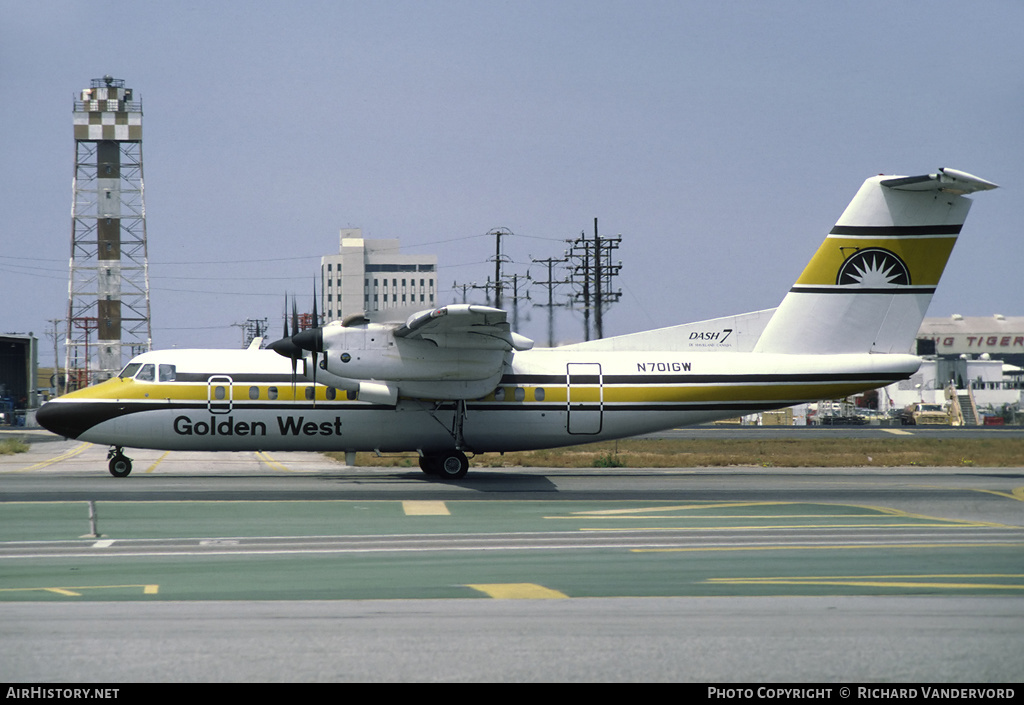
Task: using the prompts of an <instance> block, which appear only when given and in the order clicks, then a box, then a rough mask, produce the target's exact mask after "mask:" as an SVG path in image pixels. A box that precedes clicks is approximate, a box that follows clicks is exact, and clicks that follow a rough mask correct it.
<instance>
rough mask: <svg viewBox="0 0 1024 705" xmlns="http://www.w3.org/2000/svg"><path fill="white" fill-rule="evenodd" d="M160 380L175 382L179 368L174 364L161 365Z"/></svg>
mask: <svg viewBox="0 0 1024 705" xmlns="http://www.w3.org/2000/svg"><path fill="white" fill-rule="evenodd" d="M159 370H160V381H161V382H173V381H174V379H175V377H177V368H176V367H175V366H174V365H160V367H159Z"/></svg>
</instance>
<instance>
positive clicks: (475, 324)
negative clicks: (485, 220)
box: [270, 304, 533, 404]
mask: <svg viewBox="0 0 1024 705" xmlns="http://www.w3.org/2000/svg"><path fill="white" fill-rule="evenodd" d="M505 319H506V313H505V311H502V310H500V309H496V308H490V307H488V306H476V305H470V304H461V305H451V306H445V307H442V308H438V309H433V310H427V311H420V312H418V313H415V314H413V315H412V316H410V317H409V318H408V319H407V320H406V321H405V322H404V323H401V324H398V323H394V324H386V323H372V322H370V321H369V320H367V318H366V317H365V316H352V317H349V318H347V319H346V320H345V321H343V322H338V321H335V322H333V323H330V324H328V325H326V326H322V327H319V328H311V329H308V330H304V331H301V332H298V333H295V334H293V335H292V336H290V337H287V338H282V339H281V340H279V341H277V342H275V343H272V344H271V345H270V348H271V349H272V350H274V351H275V352H277V353H279V354H281V355H284V356H285V357H289V358H291V359H292V360H293V361H297V360H300V359H301V360H303V361H304V362H305V372H304V375H303V376H304V377H306V378H307V379H309V380H311V381H313V382H320V383H323V384H328V385H330V386H332V387H336V388H338V389H344V390H347V391H350V392H356V394H357V398H359V399H361V400H363V401H370V402H375V403H382V404H395V403H396V402H397V399H398V396H399V394H401V395H402V396H405V397H417V398H429V399H439V400H455V399H476V398H479V397H482V396H485V395H487V394H488V393H490V392H491V391H493V390H494V388H495V387H496V386H497V384H498V381H499V380H500V379H501V375H502V371H503V368H504V364H505V358H506V355H507V354H508V353H509V352H510V351H512V350H528V349H530V348H531V347H533V341H532V340H530V339H529V338H525V337H523V336H521V335H518V334H516V333H513V332H512V331H511V330H510V329H509V325H508V322H507V321H506V320H505Z"/></svg>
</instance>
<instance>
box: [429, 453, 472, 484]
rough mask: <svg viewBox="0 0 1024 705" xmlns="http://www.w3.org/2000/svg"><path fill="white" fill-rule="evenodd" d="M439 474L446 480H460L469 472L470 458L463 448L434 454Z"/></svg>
mask: <svg viewBox="0 0 1024 705" xmlns="http://www.w3.org/2000/svg"><path fill="white" fill-rule="evenodd" d="M434 457H435V461H436V467H437V476H438V477H440V478H442V479H445V480H460V479H462V478H463V477H465V476H466V473H467V472H469V459H468V458H466V454H465V453H463V452H462V451H461V450H449V451H445V452H444V453H441V454H439V455H436V456H434Z"/></svg>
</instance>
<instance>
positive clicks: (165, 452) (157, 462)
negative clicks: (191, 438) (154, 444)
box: [146, 450, 171, 472]
mask: <svg viewBox="0 0 1024 705" xmlns="http://www.w3.org/2000/svg"><path fill="white" fill-rule="evenodd" d="M170 454H171V451H169V450H168V451H164V454H163V455H161V456H160V457H159V458H157V459H156V462H155V463H153V464H152V465H150V466H149V467H148V468H146V472H153V471H154V470H156V466H157V465H159V464H160V463H162V462H163V461H164V458H166V457H167V456H168V455H170Z"/></svg>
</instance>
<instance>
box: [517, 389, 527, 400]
mask: <svg viewBox="0 0 1024 705" xmlns="http://www.w3.org/2000/svg"><path fill="white" fill-rule="evenodd" d="M515 398H516V401H524V400H525V399H526V390H525V389H523V388H522V387H516V391H515Z"/></svg>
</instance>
